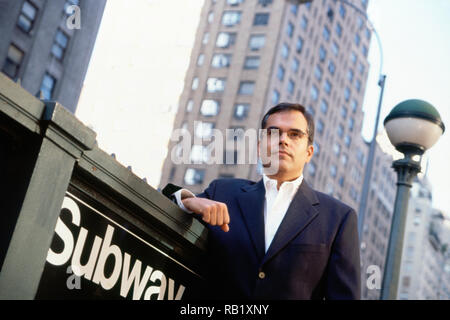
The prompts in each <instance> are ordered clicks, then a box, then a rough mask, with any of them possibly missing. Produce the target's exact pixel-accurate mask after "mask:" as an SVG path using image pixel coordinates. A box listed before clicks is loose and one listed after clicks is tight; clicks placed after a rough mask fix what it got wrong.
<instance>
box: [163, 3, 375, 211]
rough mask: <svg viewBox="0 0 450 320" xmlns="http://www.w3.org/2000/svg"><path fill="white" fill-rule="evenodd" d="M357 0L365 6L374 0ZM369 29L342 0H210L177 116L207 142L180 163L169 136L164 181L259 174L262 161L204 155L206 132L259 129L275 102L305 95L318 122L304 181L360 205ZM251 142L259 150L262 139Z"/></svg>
mask: <svg viewBox="0 0 450 320" xmlns="http://www.w3.org/2000/svg"><path fill="white" fill-rule="evenodd" d="M354 4H355V5H357V6H358V7H360V8H361V9H362V10H366V8H367V1H359V0H358V1H354ZM370 38H371V31H370V30H369V29H368V28H367V26H366V24H365V21H364V18H363V17H361V16H360V15H359V14H358V13H357V12H356V11H355V10H353V9H352V8H351V7H347V6H345V5H344V4H343V3H341V2H339V1H334V0H315V1H313V2H312V3H307V4H300V5H298V4H294V3H293V2H292V1H271V0H259V1H256V0H255V1H249V0H222V1H219V0H215V1H214V0H206V1H205V4H204V7H203V10H202V13H201V19H200V23H199V26H198V30H197V35H196V40H195V44H194V47H193V50H192V54H191V61H190V67H189V70H188V71H187V74H186V78H185V87H184V90H183V93H182V95H181V97H180V102H179V111H178V114H177V116H176V119H175V123H174V128H175V129H177V128H183V129H185V130H187V131H186V132H189V133H190V134H191V137H193V138H199V139H200V138H203V142H200V143H198V144H195V143H194V145H193V146H192V150H191V155H190V158H191V159H195V160H198V161H196V163H195V164H189V163H188V164H184V163H183V164H175V163H173V161H172V160H171V154H172V151H173V150H176V148H177V144H178V142H177V141H171V142H170V143H169V149H168V150H169V152H168V156H167V159H166V161H165V163H164V166H163V172H162V177H161V182H160V186H161V187H163V186H165V185H166V183H168V182H172V183H175V184H178V185H182V186H186V187H188V188H189V189H190V190H192V191H193V192H200V191H202V190H203V189H204V188H205V187H206V186H207V185H208V184H209V183H210V182H211V181H212V180H213V179H215V178H218V177H236V178H246V179H252V180H256V179H259V177H260V173H261V171H260V170H258V167H259V166H258V164H254V163H253V164H248V163H247V164H227V165H221V164H218V165H211V164H206V163H205V162H207V160H208V159H205V157H207V153H206V156H205V150H206V149H207V148H206V147H207V145H208V143H210V142H207V141H204V140H207V139H209V138H210V137H211V132H212V129H219V130H220V131H221V132H223V133H225V130H226V129H239V128H241V129H244V130H247V129H250V128H253V129H258V128H259V126H260V121H261V118H262V116H263V114H264V113H265V112H266V111H267V110H268V109H269V108H270V107H272V106H274V105H275V104H277V103H279V102H282V101H287V102H298V103H301V104H302V105H304V106H305V107H306V108H307V109H308V111H309V112H311V113H312V114H313V115H314V117H315V123H316V132H315V143H314V146H315V155H314V157H313V159H312V161H311V162H310V163H309V164H308V165H307V166H306V167H305V171H304V176H305V179H306V181H308V182H309V183H310V184H311V185H312V186H313V187H314V188H316V189H318V190H321V191H323V192H326V193H328V194H332V195H333V196H335V197H337V198H339V199H341V200H342V201H344V202H346V203H348V204H350V205H351V206H353V207H354V208H357V207H358V201H359V197H360V190H361V187H360V186H361V185H362V182H363V174H364V166H365V158H366V154H367V146H366V144H365V143H364V141H363V139H362V137H361V127H362V121H363V112H362V103H363V97H364V91H365V86H366V80H367V75H368V69H369V65H368V61H367V54H368V49H369V43H370ZM198 122H202V125H199V123H198ZM194 124H195V125H196V127H194ZM240 138H241V136H240V135H239V134H237V135H234V136H233V135H230V136H229V137H225V138H224V140H229V139H231V140H238V139H240ZM247 147H248V148H250V152H253V153H256V146H255V145H251V146H247ZM174 148H175V149H174ZM237 153H238V150H236V149H233V148H228V149H225V151H224V155H223V158H226V157H229V159H230V158H231V159H235V160H236V158H238V157H239V155H238V154H237ZM221 156H222V155H220V156H219V158H220V157H221Z"/></svg>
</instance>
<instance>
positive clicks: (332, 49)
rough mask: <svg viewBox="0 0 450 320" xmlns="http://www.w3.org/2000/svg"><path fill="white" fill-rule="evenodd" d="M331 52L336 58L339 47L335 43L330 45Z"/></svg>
mask: <svg viewBox="0 0 450 320" xmlns="http://www.w3.org/2000/svg"><path fill="white" fill-rule="evenodd" d="M331 51H333V54H334V55H335V56H336V57H337V56H338V55H339V46H338V45H337V43H336V42H334V41H333V43H332V44H331Z"/></svg>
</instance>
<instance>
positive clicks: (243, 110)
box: [233, 103, 250, 120]
mask: <svg viewBox="0 0 450 320" xmlns="http://www.w3.org/2000/svg"><path fill="white" fill-rule="evenodd" d="M249 109H250V105H249V104H248V103H238V104H236V105H235V106H234V114H233V116H234V118H235V119H238V120H243V119H245V118H247V116H248V111H249Z"/></svg>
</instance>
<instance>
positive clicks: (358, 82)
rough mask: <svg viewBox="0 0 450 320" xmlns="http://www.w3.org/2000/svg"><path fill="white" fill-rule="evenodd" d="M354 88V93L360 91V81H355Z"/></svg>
mask: <svg viewBox="0 0 450 320" xmlns="http://www.w3.org/2000/svg"><path fill="white" fill-rule="evenodd" d="M355 88H356V91H358V92H360V91H361V81H359V80H356V81H355Z"/></svg>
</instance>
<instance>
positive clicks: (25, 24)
mask: <svg viewBox="0 0 450 320" xmlns="http://www.w3.org/2000/svg"><path fill="white" fill-rule="evenodd" d="M37 11H38V9H37V8H36V7H35V6H34V5H33V4H32V3H31V2H30V1H25V2H24V3H23V5H22V10H21V11H20V15H19V20H18V21H17V26H18V27H19V28H20V29H21V30H22V31H24V32H26V33H29V32H30V31H31V29H33V25H34V22H35V21H36V16H37Z"/></svg>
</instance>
